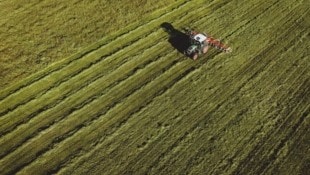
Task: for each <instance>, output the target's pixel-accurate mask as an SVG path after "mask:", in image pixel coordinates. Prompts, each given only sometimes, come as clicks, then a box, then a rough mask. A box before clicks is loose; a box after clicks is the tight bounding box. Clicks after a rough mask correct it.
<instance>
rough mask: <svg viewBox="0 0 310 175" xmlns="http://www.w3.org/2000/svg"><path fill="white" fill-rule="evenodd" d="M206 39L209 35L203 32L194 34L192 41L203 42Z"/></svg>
mask: <svg viewBox="0 0 310 175" xmlns="http://www.w3.org/2000/svg"><path fill="white" fill-rule="evenodd" d="M206 39H207V36H206V35H204V34H201V33H199V34H196V35H194V36H192V41H194V42H198V43H200V44H203V43H204V41H205V40H206Z"/></svg>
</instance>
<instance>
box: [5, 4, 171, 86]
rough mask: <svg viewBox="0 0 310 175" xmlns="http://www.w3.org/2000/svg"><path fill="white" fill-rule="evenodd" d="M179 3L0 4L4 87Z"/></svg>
mask: <svg viewBox="0 0 310 175" xmlns="http://www.w3.org/2000/svg"><path fill="white" fill-rule="evenodd" d="M174 2H175V1H174V0H167V1H158V2H153V1H146V0H144V1H143V2H141V1H129V0H121V1H99V0H96V1H91V0H84V1H74V0H70V1H60V0H56V1H51V0H47V1H38V0H37V1H29V2H25V1H21V0H12V1H4V2H0V8H1V9H4V10H2V12H1V14H2V15H1V19H0V31H2V32H0V39H1V41H2V42H1V43H2V44H1V45H0V69H1V72H0V80H1V81H0V82H1V83H0V87H2V88H4V87H6V86H8V85H9V84H12V83H13V82H16V81H17V80H19V79H21V78H24V77H26V76H28V75H30V74H32V73H34V72H36V71H38V70H40V69H42V68H44V67H46V66H47V65H49V64H50V63H52V62H55V61H57V60H60V59H63V58H65V57H67V56H69V55H71V54H73V53H75V52H76V51H78V50H80V49H82V48H84V47H85V46H87V45H89V44H91V43H94V42H96V41H97V40H99V39H101V38H102V37H104V36H105V35H107V34H109V33H111V32H114V31H117V30H119V29H121V28H123V27H124V26H126V25H129V24H131V23H133V22H136V21H137V18H136V17H137V16H143V15H147V14H149V13H151V12H153V11H155V10H157V9H160V8H162V7H165V6H168V5H170V4H173V3H174ZM33 4H34V5H33ZM27 6H29V7H27Z"/></svg>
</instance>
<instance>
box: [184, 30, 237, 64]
mask: <svg viewBox="0 0 310 175" xmlns="http://www.w3.org/2000/svg"><path fill="white" fill-rule="evenodd" d="M186 34H187V35H188V36H189V39H190V43H191V44H190V46H189V47H188V48H187V50H186V51H185V55H187V56H189V57H191V58H192V59H193V60H196V59H197V58H198V56H199V55H201V54H203V53H207V52H208V50H209V47H210V46H213V47H215V48H217V49H220V50H222V51H224V52H231V51H232V50H231V48H230V47H227V46H226V45H224V44H223V43H221V42H220V40H218V39H214V38H213V37H209V36H208V35H207V34H205V33H198V32H196V31H193V30H188V29H186Z"/></svg>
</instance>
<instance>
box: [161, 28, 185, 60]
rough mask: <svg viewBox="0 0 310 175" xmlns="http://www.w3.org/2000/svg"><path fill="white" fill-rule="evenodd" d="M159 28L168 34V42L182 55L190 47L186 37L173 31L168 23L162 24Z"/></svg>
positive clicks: (175, 30) (179, 32)
mask: <svg viewBox="0 0 310 175" xmlns="http://www.w3.org/2000/svg"><path fill="white" fill-rule="evenodd" d="M160 26H161V27H162V28H163V29H164V31H165V32H167V33H168V34H169V39H168V42H169V43H170V44H171V45H172V46H173V47H174V48H175V49H177V50H178V51H179V52H180V53H182V54H183V55H184V52H185V51H186V50H187V48H188V47H189V46H190V45H191V43H190V39H189V37H188V35H186V34H185V33H183V32H181V31H180V30H177V29H175V28H174V27H173V25H172V24H170V23H168V22H164V23H162V24H161V25H160Z"/></svg>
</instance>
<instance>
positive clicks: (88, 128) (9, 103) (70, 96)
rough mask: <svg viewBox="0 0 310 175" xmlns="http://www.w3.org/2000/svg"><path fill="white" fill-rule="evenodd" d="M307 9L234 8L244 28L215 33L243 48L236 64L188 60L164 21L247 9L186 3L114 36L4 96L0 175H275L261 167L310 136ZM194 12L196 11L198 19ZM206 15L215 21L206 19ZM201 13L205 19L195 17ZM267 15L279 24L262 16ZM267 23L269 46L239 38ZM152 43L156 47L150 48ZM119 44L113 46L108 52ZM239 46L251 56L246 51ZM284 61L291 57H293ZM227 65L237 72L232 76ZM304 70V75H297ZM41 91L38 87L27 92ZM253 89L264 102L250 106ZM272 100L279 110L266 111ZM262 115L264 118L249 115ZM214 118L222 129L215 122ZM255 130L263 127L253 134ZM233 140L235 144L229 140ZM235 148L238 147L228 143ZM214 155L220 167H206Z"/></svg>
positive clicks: (211, 54)
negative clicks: (244, 42) (172, 42)
mask: <svg viewBox="0 0 310 175" xmlns="http://www.w3.org/2000/svg"><path fill="white" fill-rule="evenodd" d="M202 2H203V1H199V3H201V4H202ZM302 2H304V1H296V3H295V2H291V5H290V6H286V5H287V4H285V3H282V2H279V1H272V2H268V3H267V2H266V3H261V4H257V3H256V4H255V3H253V4H255V5H253V4H251V3H250V2H248V3H244V4H242V5H240V6H239V7H240V9H239V10H240V11H241V12H242V13H238V9H234V11H233V12H234V13H235V14H236V15H238V16H239V17H240V21H233V22H231V23H229V24H226V27H228V28H230V29H231V30H230V31H231V32H227V31H228V30H225V31H218V33H216V32H213V33H214V34H215V35H217V36H225V38H226V39H229V40H230V41H233V43H235V44H234V45H233V48H234V49H236V50H234V51H235V52H233V53H232V56H231V57H232V59H231V60H225V59H227V57H221V56H222V55H218V52H215V51H210V52H209V55H208V57H212V58H213V57H215V58H216V59H206V57H203V58H202V59H201V60H199V61H198V62H197V61H196V62H192V61H191V60H182V59H181V58H182V57H183V56H181V54H179V53H177V52H176V51H174V50H173V48H172V47H171V46H170V45H169V43H168V42H167V41H166V38H167V37H166V36H167V34H165V33H164V32H163V31H161V29H160V27H159V25H160V24H161V23H162V22H166V20H167V21H169V20H173V21H174V22H173V25H175V26H177V27H178V26H180V25H184V24H186V23H192V24H195V25H197V27H198V28H205V27H208V28H209V29H210V30H215V28H216V26H215V25H212V22H210V21H212V20H216V17H218V16H219V15H220V14H222V12H224V11H225V10H227V9H230V8H231V7H234V6H235V5H236V4H238V3H236V2H234V1H221V2H217V1H212V2H211V4H209V5H207V6H203V7H201V6H199V5H195V4H194V3H193V2H190V1H184V2H182V3H181V2H179V3H176V4H174V5H176V6H171V7H167V9H169V8H170V9H173V10H172V11H169V12H168V13H167V14H164V13H160V15H158V16H153V17H150V18H149V20H146V21H144V22H143V23H137V24H134V25H133V26H130V27H128V28H127V29H124V30H122V31H120V32H117V33H121V35H119V36H118V35H117V34H114V35H112V36H109V37H107V38H105V39H103V40H102V41H100V42H99V43H97V44H94V45H92V46H90V47H89V48H87V49H85V50H84V51H81V52H80V53H78V54H76V55H75V56H72V57H70V58H68V59H66V60H65V61H62V62H60V63H57V64H55V65H53V66H51V67H49V68H47V69H46V70H44V71H42V72H39V73H38V74H36V75H33V76H31V77H30V78H28V79H26V80H24V81H23V82H21V83H20V84H16V85H14V86H11V87H9V88H7V89H5V90H4V91H1V92H0V98H1V101H0V113H1V114H0V123H1V124H2V123H3V125H1V127H0V135H1V138H0V147H1V148H2V150H3V151H2V152H1V153H0V167H9V168H6V169H2V170H0V172H1V174H12V173H13V174H15V173H17V174H43V173H57V174H58V173H60V174H72V173H78V174H83V173H90V174H93V173H101V172H105V173H109V174H120V173H121V174H124V173H137V174H145V173H147V174H165V173H168V174H169V173H194V174H195V173H202V172H210V173H218V174H221V173H222V172H229V174H231V173H232V174H240V173H241V174H245V173H246V172H251V173H257V172H265V173H266V172H269V173H270V172H272V171H273V169H272V167H271V166H270V165H267V164H262V165H259V163H260V162H275V161H276V160H277V161H278V163H279V162H281V159H279V160H278V159H277V155H279V154H280V153H281V152H282V150H283V149H284V148H283V147H284V146H285V145H286V144H287V142H288V141H289V139H290V138H291V137H292V136H293V134H298V133H300V134H302V133H305V132H304V131H303V130H304V129H305V128H307V127H306V126H307V123H306V122H305V121H306V119H307V115H308V113H309V105H308V104H309V97H308V96H309V92H308V91H309V88H307V87H308V86H309V71H307V66H301V65H304V64H305V65H307V60H308V58H307V55H304V53H302V51H303V50H307V48H308V47H307V46H306V45H303V46H301V47H300V48H297V47H298V45H299V44H300V43H301V42H302V41H304V40H306V39H307V36H309V33H308V32H307V30H306V29H305V28H303V24H304V23H303V22H304V21H303V19H304V18H305V16H306V15H307V14H308V12H309V10H307V7H303V4H301V3H302ZM293 4H295V5H293ZM193 7H199V8H198V10H197V9H196V11H195V12H190V8H193ZM204 8H206V9H208V8H209V9H208V10H209V11H213V12H214V14H215V15H210V16H208V15H207V14H203V10H204ZM246 8H247V9H248V10H244V9H246ZM279 9H281V11H280V10H279ZM217 13H218V14H217ZM277 14H282V15H283V16H281V15H277ZM300 14H304V15H303V16H300ZM195 15H199V17H200V19H199V20H195V18H194V17H195ZM270 15H274V18H273V19H265V18H268V17H269V16H270ZM232 16H233V15H232ZM223 17H224V16H223ZM296 19H298V20H296ZM200 22H202V23H201V24H199V23H200ZM203 22H205V23H203ZM269 23H273V25H269ZM223 24H224V23H223ZM297 24H298V25H297ZM135 26H136V27H135ZM146 26H148V27H149V28H152V26H153V27H154V26H155V28H153V29H150V30H148V29H145V28H147V27H146ZM263 26H268V27H269V28H268V29H269V30H276V31H275V32H273V34H274V35H273V36H271V37H270V38H266V35H264V36H263V38H259V37H258V36H257V35H254V37H253V40H256V43H257V45H261V46H263V47H261V48H255V47H254V48H253V47H251V46H249V45H244V46H242V41H238V38H239V39H240V38H242V37H247V36H250V35H251V34H254V33H255V32H257V31H258V32H259V31H260V30H262V29H264V27H263ZM280 26H281V27H280ZM131 29H132V31H131ZM256 29H257V30H256ZM277 29H281V30H277ZM139 30H141V33H139ZM249 30H252V31H249ZM291 33H294V35H290V34H291ZM132 34H133V35H132ZM162 35H165V36H162ZM127 36H130V37H127ZM148 39H150V40H152V42H150V43H147V44H146V45H144V44H143V42H144V41H146V40H148ZM112 40H115V41H112ZM109 41H112V44H111V43H108V42H109ZM119 41H121V43H119ZM283 41H284V42H283ZM114 43H115V44H116V43H117V44H118V45H117V46H114V45H113V44H114ZM110 45H112V46H113V48H112V49H110V50H109V52H106V51H107V50H108V49H106V48H107V47H109V46H110ZM167 47H169V49H167ZM242 49H246V51H245V52H242V53H241V52H240V50H242ZM139 50H143V51H142V52H139ZM292 50H294V51H296V52H297V53H298V54H296V56H298V59H297V60H293V59H292V56H293V54H290V53H291V52H292ZM150 52H151V53H150ZM152 52H154V53H157V52H158V53H159V54H158V55H155V54H152ZM279 55H280V56H281V57H280V59H275V58H277V57H278V56H279ZM237 56H238V57H237ZM286 57H289V58H290V59H289V60H287V61H284V60H286V59H285V58H286ZM88 58H89V59H88ZM237 58H238V59H237ZM296 58H297V57H296ZM233 59H236V60H237V61H239V62H237V61H235V60H233ZM83 60H85V62H84V61H83ZM281 61H283V62H281ZM308 61H309V60H308ZM61 63H66V64H63V65H61ZM81 63H83V65H79V64H81ZM227 65H234V66H235V67H236V65H240V66H239V68H238V69H230V68H229V67H227ZM296 65H299V67H298V68H299V69H298V70H294V68H295V67H296ZM101 69H102V71H100V70H101ZM66 70H70V72H69V73H68V72H66ZM205 70H207V72H205V74H206V75H205V76H202V74H204V73H203V71H205ZM63 73H64V74H63ZM57 74H58V75H59V76H58V75H57ZM268 74H272V75H273V74H277V75H278V77H275V78H269V77H268ZM51 75H53V76H51ZM53 77H54V79H51V78H53ZM205 77H208V79H207V80H204V78H205ZM31 78H33V79H31ZM216 80H218V81H216ZM190 82H192V83H194V84H197V87H195V88H194V89H189V88H186V86H190V87H193V85H191V83H190ZM207 82H209V83H207ZM278 84H280V87H277V85H278ZM41 85H42V87H40V86H41ZM36 87H39V89H38V91H33V92H31V91H30V89H31V88H36ZM67 87H68V88H69V89H67ZM124 87H125V88H124ZM261 89H265V90H267V91H268V90H269V91H270V92H264V91H261ZM275 89H277V90H275ZM58 91H59V92H60V93H58ZM203 91H205V94H200V95H196V94H199V92H203ZM255 91H257V92H255ZM287 91H289V92H290V94H285V92H287ZM28 93H29V94H28ZM247 93H250V94H251V93H252V95H253V97H256V98H257V99H255V100H251V101H248V100H250V98H249V97H248V96H246V94H247ZM53 94H57V95H55V96H54V95H53ZM190 94H193V95H190ZM19 95H20V96H22V98H17V96H19ZM167 97H169V98H167ZM253 97H252V98H253ZM172 99H173V101H170V100H172ZM166 100H168V101H166ZM270 102H272V103H273V104H276V105H271V106H268V103H270ZM173 103H178V104H179V105H178V106H175V107H172V108H171V109H170V110H168V111H167V107H166V106H172V105H173ZM40 104H41V106H40ZM66 104H70V105H66ZM286 104H287V105H288V106H287V107H286V108H284V106H285V105H286ZM234 105H239V106H240V108H235V107H234ZM252 105H254V106H255V105H256V106H258V107H252ZM185 106H187V107H185ZM282 106H283V107H282ZM259 107H264V110H261V109H260V108H259ZM277 107H278V108H279V109H278V108H277ZM281 107H282V108H281ZM29 108H30V109H29ZM156 108H157V109H156ZM27 109H29V111H27ZM90 109H91V110H90ZM154 109H156V110H155V111H153V110H154ZM276 109H277V110H276ZM290 109H291V112H290ZM25 111H26V112H25ZM255 111H258V112H261V114H262V117H259V118H253V117H249V116H251V115H254V114H255ZM277 112H278V113H279V114H278V115H277ZM282 115H283V116H282ZM284 116H285V117H284ZM296 116H300V117H296ZM11 119H13V121H12V120H11ZM10 121H11V122H10ZM209 122H211V123H213V125H211V126H208V124H209ZM247 122H252V123H255V124H257V126H255V125H254V124H252V125H249V126H246V124H247ZM288 125H289V126H290V127H287V128H286V127H285V126H288ZM145 126H149V128H148V129H146V128H145ZM214 126H217V127H214ZM241 126H243V127H241ZM277 126H280V128H278V127H277ZM127 132H128V135H127V136H126V133H127ZM243 132H248V133H243ZM23 133H27V134H28V135H27V134H24V135H23ZM230 135H238V139H236V140H231V138H230ZM81 138H83V139H82V140H81ZM12 140H15V141H14V142H12ZM249 142H250V143H252V144H251V145H247V143H249ZM226 143H229V144H230V145H229V146H226V147H225V146H224V145H225V144H226ZM206 144H210V146H208V145H206ZM124 145H126V149H124ZM243 148H245V149H243ZM223 150H228V152H227V153H221V152H220V151H223ZM229 150H233V151H231V152H229ZM257 156H259V158H258V159H257V160H253V157H257ZM210 158H212V159H213V160H214V161H212V162H209V159H210ZM283 161H284V160H283ZM115 162H117V163H115ZM112 165H113V166H112ZM42 166H43V167H42ZM176 166H179V167H178V168H175V167H176ZM0 169H1V168H0Z"/></svg>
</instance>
